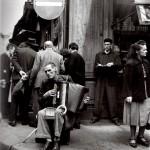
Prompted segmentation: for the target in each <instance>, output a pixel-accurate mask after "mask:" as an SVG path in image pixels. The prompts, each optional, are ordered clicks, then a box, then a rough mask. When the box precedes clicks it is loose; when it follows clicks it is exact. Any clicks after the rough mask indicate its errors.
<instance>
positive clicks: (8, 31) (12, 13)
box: [0, 0, 26, 53]
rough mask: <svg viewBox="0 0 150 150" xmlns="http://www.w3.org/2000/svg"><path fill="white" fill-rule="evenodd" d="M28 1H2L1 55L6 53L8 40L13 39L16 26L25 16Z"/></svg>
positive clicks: (0, 24) (0, 2)
mask: <svg viewBox="0 0 150 150" xmlns="http://www.w3.org/2000/svg"><path fill="white" fill-rule="evenodd" d="M25 1H26V0H0V7H1V9H0V11H1V12H0V15H1V18H0V20H1V23H0V42H1V44H0V45H1V47H0V53H2V52H3V51H5V46H6V44H7V43H8V39H9V38H10V37H11V35H12V32H13V28H14V25H15V24H16V23H17V21H18V20H19V19H20V17H21V16H22V14H23V7H24V2H25Z"/></svg>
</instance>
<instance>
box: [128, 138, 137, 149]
mask: <svg viewBox="0 0 150 150" xmlns="http://www.w3.org/2000/svg"><path fill="white" fill-rule="evenodd" d="M129 145H130V146H131V147H133V148H136V147H137V143H136V140H134V139H130V140H129Z"/></svg>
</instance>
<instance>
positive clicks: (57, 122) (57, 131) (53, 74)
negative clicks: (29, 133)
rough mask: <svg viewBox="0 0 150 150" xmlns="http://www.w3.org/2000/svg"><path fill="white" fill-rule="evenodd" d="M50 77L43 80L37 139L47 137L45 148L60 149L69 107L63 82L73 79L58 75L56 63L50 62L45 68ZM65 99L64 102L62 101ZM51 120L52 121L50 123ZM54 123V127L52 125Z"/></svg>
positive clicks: (46, 149) (48, 149) (40, 93)
mask: <svg viewBox="0 0 150 150" xmlns="http://www.w3.org/2000/svg"><path fill="white" fill-rule="evenodd" d="M44 71H45V73H46V75H47V77H48V79H47V80H44V81H43V82H42V85H41V88H40V91H39V95H40V97H41V98H40V100H39V103H40V106H41V107H42V110H40V111H39V112H38V116H37V118H38V125H37V132H36V140H39V139H43V140H44V139H46V144H45V146H44V150H51V149H52V150H59V149H60V143H59V142H60V136H61V132H62V128H63V125H64V115H65V114H66V111H67V108H66V106H65V102H64V100H62V97H64V98H65V96H64V95H65V93H64V92H62V91H63V90H62V89H61V88H62V83H63V82H64V83H65V82H66V81H68V80H71V79H69V78H68V76H63V75H58V74H57V68H56V66H55V64H53V63H50V64H49V65H47V66H46V67H45V68H44ZM62 101H63V102H62ZM49 122H50V123H49ZM51 125H52V129H51V128H50V126H51Z"/></svg>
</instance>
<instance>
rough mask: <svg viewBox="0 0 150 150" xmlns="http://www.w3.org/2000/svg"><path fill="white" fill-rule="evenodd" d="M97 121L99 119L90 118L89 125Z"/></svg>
mask: <svg viewBox="0 0 150 150" xmlns="http://www.w3.org/2000/svg"><path fill="white" fill-rule="evenodd" d="M98 121H99V118H97V117H94V118H92V119H91V120H90V123H96V122H98Z"/></svg>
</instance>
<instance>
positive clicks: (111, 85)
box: [91, 38, 121, 125]
mask: <svg viewBox="0 0 150 150" xmlns="http://www.w3.org/2000/svg"><path fill="white" fill-rule="evenodd" d="M120 67H121V60H120V57H119V56H118V55H116V54H115V53H114V52H113V50H112V39H109V38H107V39H104V49H103V51H102V52H99V53H97V54H96V57H95V65H94V72H95V76H96V90H95V108H96V109H95V111H94V117H93V118H92V120H91V123H95V122H97V121H98V120H99V119H100V114H101V111H102V104H103V101H106V98H107V104H108V109H109V114H110V118H111V120H112V121H113V122H114V123H115V124H116V125H120V123H119V121H118V117H117V111H116V110H117V97H116V86H117V73H118V70H119V69H120Z"/></svg>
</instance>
